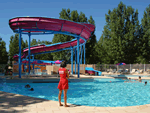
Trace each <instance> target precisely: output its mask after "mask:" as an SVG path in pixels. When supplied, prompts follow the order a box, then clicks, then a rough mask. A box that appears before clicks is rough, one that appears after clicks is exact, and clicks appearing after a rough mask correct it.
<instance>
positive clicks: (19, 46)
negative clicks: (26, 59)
mask: <svg viewBox="0 0 150 113" xmlns="http://www.w3.org/2000/svg"><path fill="white" fill-rule="evenodd" d="M21 32H22V31H21V29H19V78H21Z"/></svg>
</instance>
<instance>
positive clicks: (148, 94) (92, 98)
mask: <svg viewBox="0 0 150 113" xmlns="http://www.w3.org/2000/svg"><path fill="white" fill-rule="evenodd" d="M113 80H114V81H113ZM144 81H145V80H144ZM25 85H26V84H25V83H3V84H0V90H1V91H5V92H10V93H15V94H21V95H26V96H31V97H37V98H44V99H47V100H54V101H58V89H57V86H58V83H30V85H31V87H33V88H34V91H29V90H28V89H26V88H24V86H25ZM149 87H150V83H149V82H148V84H147V85H146V86H144V83H125V82H124V81H123V80H121V79H94V81H93V82H71V83H69V90H68V94H67V95H68V98H67V102H68V103H71V104H77V105H85V106H101V107H118V106H136V105H144V104H150V88H149ZM62 102H64V100H63V95H62Z"/></svg>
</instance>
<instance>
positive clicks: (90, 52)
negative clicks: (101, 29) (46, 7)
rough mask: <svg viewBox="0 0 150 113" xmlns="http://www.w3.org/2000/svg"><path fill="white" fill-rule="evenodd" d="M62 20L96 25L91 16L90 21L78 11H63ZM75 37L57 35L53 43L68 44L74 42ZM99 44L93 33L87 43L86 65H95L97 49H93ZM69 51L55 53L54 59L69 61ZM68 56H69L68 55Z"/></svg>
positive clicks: (61, 13)
mask: <svg viewBox="0 0 150 113" xmlns="http://www.w3.org/2000/svg"><path fill="white" fill-rule="evenodd" d="M59 14H60V17H59V18H61V19H66V20H71V21H74V22H86V23H90V24H95V22H94V20H93V18H92V16H90V18H89V19H87V17H86V16H85V14H84V13H82V12H80V14H79V13H78V12H77V10H73V11H70V9H67V10H66V9H62V11H61V12H60V13H59ZM73 38H74V37H72V36H66V35H62V34H55V35H54V37H53V41H52V42H53V43H58V42H66V41H70V40H72V39H73ZM96 43H97V41H96V36H95V34H94V32H93V34H92V36H91V37H90V40H88V41H87V44H86V63H95V62H96V59H93V56H94V54H96V53H95V49H94V48H93V47H94V46H95V44H96ZM67 52H68V51H61V52H57V53H53V58H54V60H67V61H68V60H69V59H70V57H71V56H70V54H67ZM66 54H67V55H66Z"/></svg>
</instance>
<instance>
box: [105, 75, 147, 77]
mask: <svg viewBox="0 0 150 113" xmlns="http://www.w3.org/2000/svg"><path fill="white" fill-rule="evenodd" d="M105 76H108V77H139V76H141V77H150V76H149V75H115V74H114V75H105Z"/></svg>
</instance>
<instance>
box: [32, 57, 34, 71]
mask: <svg viewBox="0 0 150 113" xmlns="http://www.w3.org/2000/svg"><path fill="white" fill-rule="evenodd" d="M32 59H33V61H34V55H33V58H32ZM33 70H34V63H33ZM33 72H34V71H33Z"/></svg>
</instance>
